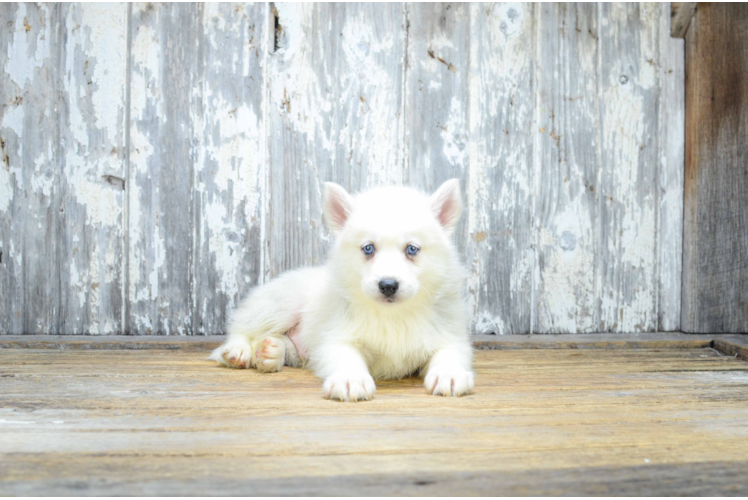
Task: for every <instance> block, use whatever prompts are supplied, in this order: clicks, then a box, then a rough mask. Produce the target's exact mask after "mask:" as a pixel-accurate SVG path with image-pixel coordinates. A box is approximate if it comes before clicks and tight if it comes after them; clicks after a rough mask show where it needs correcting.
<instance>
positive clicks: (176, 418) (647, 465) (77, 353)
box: [0, 348, 748, 495]
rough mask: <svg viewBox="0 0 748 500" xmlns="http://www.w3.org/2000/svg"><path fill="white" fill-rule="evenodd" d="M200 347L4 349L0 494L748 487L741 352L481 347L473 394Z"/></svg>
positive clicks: (712, 491)
mask: <svg viewBox="0 0 748 500" xmlns="http://www.w3.org/2000/svg"><path fill="white" fill-rule="evenodd" d="M206 355H207V352H202V351H199V350H194V349H193V350H106V349H98V350H77V349H76V350H59V349H28V348H26V349H21V348H4V349H0V494H2V495H52V494H55V495H238V494H240V495H276V494H303V495H395V494H397V495H508V494H513V495H570V494H579V495H611V494H629V495H632V494H635V495H641V494H647V495H667V494H671V495H672V494H678V495H682V494H688V495H748V363H747V362H746V361H743V360H740V359H736V358H734V357H728V356H725V355H723V354H720V353H719V352H717V351H715V350H714V349H711V348H680V349H671V348H658V349H617V350H610V349H555V350H553V349H535V350H498V351H478V352H477V353H476V372H477V377H476V390H475V394H473V395H471V396H468V397H464V398H459V399H455V398H440V397H434V396H428V395H426V394H425V393H424V390H423V389H422V387H421V381H420V380H417V379H406V380H400V381H393V382H382V383H379V385H378V392H377V394H376V398H375V399H374V401H371V402H364V403H355V404H354V403H337V402H331V401H326V400H324V399H323V398H322V396H321V386H320V382H319V381H318V380H317V379H316V378H315V377H314V376H313V375H312V374H311V373H309V372H307V371H303V370H299V369H284V371H283V372H281V373H277V374H270V375H265V374H260V373H257V372H256V371H254V370H230V369H226V368H219V367H217V366H216V365H215V364H213V363H211V362H208V361H205V359H204V358H205V356H206Z"/></svg>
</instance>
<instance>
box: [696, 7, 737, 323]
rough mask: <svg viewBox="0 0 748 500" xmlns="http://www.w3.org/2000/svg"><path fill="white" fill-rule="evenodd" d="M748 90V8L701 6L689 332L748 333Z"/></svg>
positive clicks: (697, 60)
mask: <svg viewBox="0 0 748 500" xmlns="http://www.w3.org/2000/svg"><path fill="white" fill-rule="evenodd" d="M746 95H748V6H746V5H745V4H706V3H704V4H701V5H699V11H698V14H697V15H696V16H695V17H694V19H693V21H692V23H691V27H690V29H689V30H688V33H687V35H686V172H685V198H684V234H683V294H682V300H683V309H682V317H681V328H682V329H683V330H684V331H688V332H747V331H748V287H746V286H745V284H746V282H748V205H746V203H745V194H746V193H748V162H746V157H747V156H748V141H746V130H748V99H745V98H744V97H745V96H746Z"/></svg>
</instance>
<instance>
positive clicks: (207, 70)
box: [186, 3, 269, 335]
mask: <svg viewBox="0 0 748 500" xmlns="http://www.w3.org/2000/svg"><path fill="white" fill-rule="evenodd" d="M198 15H199V16H201V17H202V31H201V33H200V35H199V37H200V38H199V41H198V62H197V64H198V67H197V71H198V76H197V81H196V82H195V87H196V88H195V89H194V92H197V93H198V95H199V97H197V98H196V102H195V109H194V111H193V113H194V117H193V120H194V122H195V128H196V146H195V156H196V162H195V183H194V188H193V189H194V191H193V194H192V195H193V197H194V205H193V218H194V229H193V231H194V241H195V247H194V249H193V255H194V261H193V266H192V272H193V273H194V275H193V278H192V279H193V287H194V289H193V297H192V300H193V301H194V302H193V306H192V321H191V324H189V328H187V329H186V331H187V332H188V333H194V334H203V335H204V334H216V333H222V332H224V331H225V329H226V321H227V316H228V314H229V313H230V312H231V310H232V309H233V307H234V306H235V305H236V304H237V303H238V301H239V299H240V298H242V297H243V296H244V295H246V292H247V291H248V290H249V288H250V287H252V286H255V285H256V284H257V283H258V280H259V277H260V267H261V258H262V241H261V239H260V236H261V235H260V232H261V223H260V221H261V220H262V218H263V216H262V214H263V212H264V203H265V202H266V201H267V200H266V199H265V196H263V193H262V187H263V178H264V175H265V158H264V155H265V149H266V148H265V146H266V143H265V118H264V112H265V108H264V100H265V73H264V59H265V53H266V51H267V43H268V40H269V38H268V37H269V35H268V33H266V24H267V22H266V21H267V19H266V16H267V15H268V12H267V5H266V4H226V3H221V4H205V5H204V6H201V7H199V10H198Z"/></svg>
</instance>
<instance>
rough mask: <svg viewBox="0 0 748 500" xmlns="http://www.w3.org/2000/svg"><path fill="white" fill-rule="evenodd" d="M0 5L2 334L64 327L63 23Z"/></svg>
mask: <svg viewBox="0 0 748 500" xmlns="http://www.w3.org/2000/svg"><path fill="white" fill-rule="evenodd" d="M60 16H61V7H60V5H53V4H40V5H37V4H31V3H8V4H3V5H2V6H0V25H2V27H3V29H2V30H1V31H0V106H1V107H0V254H1V256H0V269H1V270H2V271H1V272H0V333H15V334H19V333H43V332H58V331H59V329H60V314H61V313H60V293H61V290H60V264H61V262H60V258H59V255H60V251H61V248H60V244H59V241H60V238H59V233H60V220H59V211H60V210H61V209H63V206H62V205H61V196H62V195H61V189H60V149H59V148H60V145H59V141H58V132H59V127H60V123H59V119H58V106H59V104H60V102H59V99H58V95H59V94H58V93H59V92H60V67H59V61H60V51H61V47H62V44H61V43H60V22H61V17H60Z"/></svg>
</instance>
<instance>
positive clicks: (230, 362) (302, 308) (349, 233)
mask: <svg viewBox="0 0 748 500" xmlns="http://www.w3.org/2000/svg"><path fill="white" fill-rule="evenodd" d="M461 212H462V200H461V198H460V192H459V181H458V180H457V179H452V180H450V181H447V182H445V183H444V184H443V185H442V186H441V187H440V188H439V189H438V190H437V192H436V193H434V194H433V195H432V196H430V197H429V196H427V195H424V194H422V193H420V192H418V191H414V190H412V189H408V188H404V187H387V188H378V189H373V190H370V191H367V192H365V193H362V194H359V195H358V196H355V197H352V196H351V195H349V194H348V193H347V192H346V191H345V190H344V189H343V188H342V187H340V186H338V185H337V184H333V183H326V184H325V193H324V213H325V219H326V220H327V223H328V225H329V226H330V228H331V230H332V232H333V233H334V234H335V236H336V240H335V245H334V247H333V248H332V251H331V254H330V256H329V259H328V261H327V263H326V264H325V265H324V266H319V267H313V268H304V269H299V270H296V271H290V272H286V273H284V274H282V275H281V276H279V277H278V278H277V279H275V280H273V281H271V282H270V283H267V284H265V285H262V286H260V287H258V288H256V289H255V290H253V291H252V293H250V295H249V296H248V297H247V298H246V299H244V301H243V302H242V303H241V304H240V305H239V307H238V308H237V309H236V311H235V312H234V314H233V316H232V318H231V321H230V323H229V326H228V338H227V340H226V342H225V343H224V344H223V345H222V346H221V347H219V348H218V349H216V350H215V351H213V353H212V354H211V356H210V358H209V359H213V360H215V361H217V362H219V363H222V364H224V365H226V366H230V367H235V368H256V369H258V370H260V371H263V372H275V371H279V370H281V369H282V367H283V366H284V365H287V366H297V367H298V366H302V365H304V366H307V367H310V368H311V369H313V370H314V371H315V373H316V374H317V375H318V376H319V377H320V378H321V379H323V380H324V385H323V391H324V394H325V396H326V397H327V398H330V399H338V400H341V401H359V400H369V399H371V398H372V397H373V395H374V392H375V391H376V385H375V383H374V380H381V379H391V378H400V377H405V376H408V375H411V374H414V373H417V372H418V373H420V374H425V378H424V385H425V387H426V390H427V392H428V393H430V394H436V395H442V396H461V395H463V394H468V393H470V392H471V390H472V389H473V383H474V382H473V380H474V377H473V372H472V349H471V345H470V340H469V337H468V333H469V332H468V323H467V314H466V307H465V301H464V297H463V293H464V291H463V290H464V285H463V284H464V271H463V268H462V266H461V265H460V261H459V257H458V254H457V250H456V248H455V246H454V244H453V243H452V241H451V235H452V232H453V230H454V227H455V225H456V224H457V221H458V220H459V217H460V213H461ZM369 244H371V245H373V246H374V248H375V251H374V253H373V255H372V256H367V255H365V253H364V252H363V250H362V248H363V247H364V246H366V245H369ZM409 245H414V246H416V247H418V248H419V249H420V250H419V251H418V253H417V254H416V255H415V256H409V255H407V253H406V248H407V247H408V246H409ZM383 279H394V280H396V281H397V282H398V284H399V286H398V290H397V292H396V293H395V294H394V295H393V296H392V297H389V299H388V298H387V297H386V296H385V295H384V294H383V293H382V292H381V291H380V290H379V283H380V281H381V280H383ZM289 335H290V336H291V337H292V338H293V342H292V341H291V339H290V338H289ZM297 346H298V347H299V348H298V350H297ZM302 357H304V358H305V359H306V361H305V362H304V360H303V359H302Z"/></svg>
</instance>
